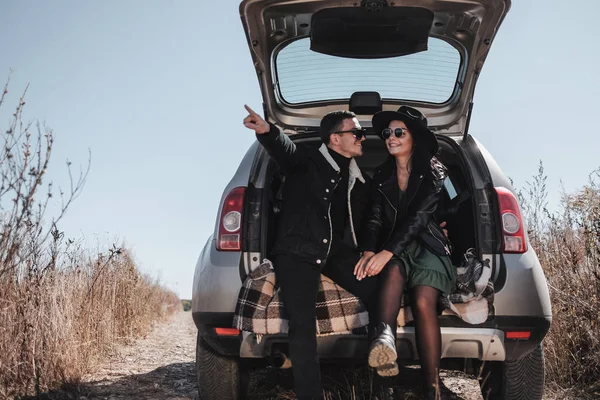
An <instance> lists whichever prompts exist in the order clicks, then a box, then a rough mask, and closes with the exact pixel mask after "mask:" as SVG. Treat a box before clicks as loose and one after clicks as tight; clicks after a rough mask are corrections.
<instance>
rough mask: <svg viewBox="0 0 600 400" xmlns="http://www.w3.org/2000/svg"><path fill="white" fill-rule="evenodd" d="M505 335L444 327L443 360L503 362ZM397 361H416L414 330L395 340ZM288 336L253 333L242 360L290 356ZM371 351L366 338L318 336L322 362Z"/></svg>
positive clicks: (358, 357) (245, 338)
mask: <svg viewBox="0 0 600 400" xmlns="http://www.w3.org/2000/svg"><path fill="white" fill-rule="evenodd" d="M503 337H504V333H503V332H502V331H500V330H497V329H485V328H470V329H465V328H442V358H475V359H479V360H489V361H503V360H504V359H505V351H504V346H503ZM396 347H397V351H398V358H400V359H404V360H416V359H418V356H417V348H416V341H415V333H414V328H413V327H405V328H399V329H398V335H397V340H396ZM287 349H288V339H287V335H269V336H264V337H262V338H260V339H259V338H258V337H257V336H256V335H255V334H253V333H248V334H244V335H243V339H242V343H241V346H240V356H241V357H242V358H264V357H271V356H274V355H276V354H278V353H284V354H289V353H288V350H287ZM368 349H369V340H368V337H367V335H364V334H363V335H355V334H347V335H331V336H323V337H319V338H318V340H317V352H318V353H319V358H321V359H352V360H366V359H367V353H368Z"/></svg>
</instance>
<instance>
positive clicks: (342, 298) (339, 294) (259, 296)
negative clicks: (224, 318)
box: [233, 260, 369, 336]
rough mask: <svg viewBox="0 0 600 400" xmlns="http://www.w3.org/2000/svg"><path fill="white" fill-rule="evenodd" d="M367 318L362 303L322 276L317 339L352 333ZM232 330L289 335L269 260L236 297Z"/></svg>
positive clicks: (245, 282) (253, 272) (254, 272)
mask: <svg viewBox="0 0 600 400" xmlns="http://www.w3.org/2000/svg"><path fill="white" fill-rule="evenodd" d="M368 323H369V314H368V313H367V311H366V309H365V307H364V305H363V304H362V302H361V301H360V300H359V299H358V298H357V297H355V296H354V295H352V294H351V293H349V292H347V291H346V290H344V289H342V288H341V287H340V286H338V285H336V284H335V283H334V282H333V281H332V280H331V279H329V278H327V277H326V276H324V275H321V281H320V283H319V291H318V293H317V321H316V324H317V335H320V336H323V335H330V334H340V333H349V332H352V330H353V329H355V328H360V327H363V326H366V325H367V324H368ZM233 326H234V327H236V328H237V329H239V330H242V331H249V332H254V333H257V334H275V333H287V332H288V320H287V319H286V318H285V309H284V305H283V301H282V300H281V299H280V292H279V290H278V289H277V287H276V284H275V271H274V269H273V264H272V263H271V261H269V260H264V261H263V263H262V264H261V265H260V266H258V268H256V269H255V270H254V271H252V272H251V273H250V274H249V275H248V277H247V278H246V280H245V281H244V283H243V285H242V288H241V289H240V293H239V296H238V300H237V304H236V308H235V314H234V318H233Z"/></svg>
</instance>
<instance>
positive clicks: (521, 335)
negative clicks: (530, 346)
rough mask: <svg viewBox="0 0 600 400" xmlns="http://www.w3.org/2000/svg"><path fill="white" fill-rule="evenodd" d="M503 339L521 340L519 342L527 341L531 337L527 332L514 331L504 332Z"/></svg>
mask: <svg viewBox="0 0 600 400" xmlns="http://www.w3.org/2000/svg"><path fill="white" fill-rule="evenodd" d="M505 337H506V338H507V339H512V340H519V339H521V340H527V339H529V338H530V337H531V332H527V331H524V332H515V331H512V332H506V334H505Z"/></svg>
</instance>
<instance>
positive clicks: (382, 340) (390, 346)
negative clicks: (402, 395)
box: [369, 322, 399, 376]
mask: <svg viewBox="0 0 600 400" xmlns="http://www.w3.org/2000/svg"><path fill="white" fill-rule="evenodd" d="M375 333H376V336H375V339H373V341H372V342H371V347H370V348H369V366H370V367H371V368H374V369H375V370H376V371H377V374H378V375H380V376H394V375H398V372H399V369H398V363H397V362H396V359H397V358H398V354H397V353H396V335H395V334H394V331H392V328H391V327H390V326H389V325H388V324H386V323H385V322H380V323H379V325H378V326H377V330H376V332H375Z"/></svg>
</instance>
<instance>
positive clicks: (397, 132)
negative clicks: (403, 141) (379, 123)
mask: <svg viewBox="0 0 600 400" xmlns="http://www.w3.org/2000/svg"><path fill="white" fill-rule="evenodd" d="M406 132H408V129H404V128H396V129H392V128H384V129H383V130H382V131H381V137H382V138H383V140H387V139H388V138H389V137H390V136H392V133H393V134H394V136H396V137H397V138H399V137H402V136H403V135H405V134H406Z"/></svg>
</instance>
